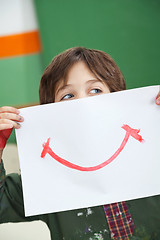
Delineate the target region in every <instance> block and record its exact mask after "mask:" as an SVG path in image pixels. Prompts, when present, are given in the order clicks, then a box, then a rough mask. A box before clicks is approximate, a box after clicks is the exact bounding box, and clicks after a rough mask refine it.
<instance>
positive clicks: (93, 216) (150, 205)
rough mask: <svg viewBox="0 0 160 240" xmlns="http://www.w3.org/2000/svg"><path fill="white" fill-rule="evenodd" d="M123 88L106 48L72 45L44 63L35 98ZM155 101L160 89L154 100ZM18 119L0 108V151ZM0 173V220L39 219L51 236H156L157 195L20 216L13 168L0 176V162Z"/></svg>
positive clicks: (88, 239) (159, 229) (70, 239)
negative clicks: (79, 208)
mask: <svg viewBox="0 0 160 240" xmlns="http://www.w3.org/2000/svg"><path fill="white" fill-rule="evenodd" d="M125 89H126V85H125V81H124V78H123V75H122V73H121V71H120V70H119V68H118V67H117V65H116V64H115V62H114V61H113V59H112V58H111V57H110V56H109V55H108V54H106V53H104V52H102V51H98V50H93V49H86V48H82V47H76V48H71V49H68V50H67V51H65V52H63V53H61V54H60V55H58V56H56V57H55V58H54V59H53V60H52V62H51V63H50V64H49V66H48V67H47V68H46V69H45V71H44V73H43V75H42V78H41V83H40V88H39V96H40V104H46V103H52V102H60V101H67V100H72V99H78V98H83V97H89V96H94V95H97V94H103V93H109V92H115V91H121V90H125ZM159 101H160V92H159V93H158V95H157V98H156V103H157V104H159ZM23 120H24V119H23V117H22V116H20V115H19V111H18V110H17V109H15V108H12V107H2V108H0V130H1V131H0V149H1V151H0V154H2V151H3V148H4V147H5V144H6V141H7V139H8V137H9V135H10V133H11V131H12V128H13V127H14V128H19V127H20V124H19V123H21V122H23ZM0 159H1V155H0ZM0 174H1V182H0V184H1V188H0V191H1V192H0V194H1V195H0V201H1V202H0V222H1V223H4V222H22V221H33V220H42V221H44V222H46V224H47V225H48V227H49V229H50V232H51V238H52V240H54V239H55V240H58V239H65V240H78V239H82V240H92V239H99V240H100V239H106V240H107V239H125V240H127V239H137V240H138V239H155V240H156V239H157V240H158V239H160V196H154V197H149V198H144V199H137V200H132V201H128V202H126V203H125V202H123V203H117V204H107V205H104V206H99V207H93V208H87V209H81V210H72V211H66V212H60V213H51V214H44V215H40V216H33V217H25V216H24V207H23V195H22V187H21V177H20V176H19V175H17V174H11V175H8V176H6V177H5V171H4V168H3V162H1V165H0ZM42 194H43V192H42ZM55 197H56V196H55ZM44 204H45V203H44ZM117 213H118V214H117ZM118 215H120V218H119V216H118Z"/></svg>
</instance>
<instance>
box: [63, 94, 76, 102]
mask: <svg viewBox="0 0 160 240" xmlns="http://www.w3.org/2000/svg"><path fill="white" fill-rule="evenodd" d="M72 97H74V95H73V94H71V93H69V94H66V95H64V96H63V97H62V99H61V100H67V99H70V98H72Z"/></svg>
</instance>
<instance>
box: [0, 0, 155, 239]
mask: <svg viewBox="0 0 160 240" xmlns="http://www.w3.org/2000/svg"><path fill="white" fill-rule="evenodd" d="M159 23H160V1H157V0H152V1H151V0H134V1H133V0H100V1H97V0H87V1H86V0H81V1H76V0H68V1H62V0H0V106H4V105H11V106H16V107H18V108H20V107H25V106H31V105H35V104H38V101H39V98H38V89H39V82H40V79H41V75H42V73H43V70H44V69H45V68H46V66H47V65H48V64H49V63H50V61H51V60H52V58H53V57H54V56H55V55H57V54H58V53H60V52H62V51H64V50H66V49H68V48H70V47H74V46H84V47H87V48H94V49H99V50H103V51H105V52H107V53H109V54H110V55H111V56H112V57H113V59H114V60H115V61H116V63H117V64H118V66H119V67H120V69H121V71H122V72H123V74H124V76H125V79H126V83H127V89H131V88H137V87H143V86H150V85H157V84H160V78H159V75H160V74H159V71H160V70H159V69H160V25H159ZM9 143H10V144H8V145H7V148H6V149H5V152H4V160H5V166H6V168H7V173H9V172H16V171H17V172H19V164H18V163H17V159H18V155H17V150H16V145H15V143H16V140H15V134H14V131H13V133H12V135H11V137H10V139H9ZM5 239H6V240H7V237H6V236H5ZM17 239H18V238H17ZM23 239H24V238H23ZM30 239H31V238H30Z"/></svg>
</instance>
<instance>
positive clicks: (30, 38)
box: [0, 31, 41, 58]
mask: <svg viewBox="0 0 160 240" xmlns="http://www.w3.org/2000/svg"><path fill="white" fill-rule="evenodd" d="M40 51H41V44H40V37H39V32H38V31H33V32H27V33H22V34H15V35H9V36H3V37H0V58H5V57H13V56H19V55H25V54H32V53H38V52H40Z"/></svg>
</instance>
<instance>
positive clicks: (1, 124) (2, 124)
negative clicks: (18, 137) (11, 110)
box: [0, 119, 21, 130]
mask: <svg viewBox="0 0 160 240" xmlns="http://www.w3.org/2000/svg"><path fill="white" fill-rule="evenodd" d="M8 126H9V128H16V129H18V128H20V127H21V125H20V124H19V123H17V122H14V121H12V120H8V119H0V130H5V129H8Z"/></svg>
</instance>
